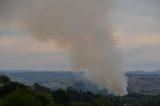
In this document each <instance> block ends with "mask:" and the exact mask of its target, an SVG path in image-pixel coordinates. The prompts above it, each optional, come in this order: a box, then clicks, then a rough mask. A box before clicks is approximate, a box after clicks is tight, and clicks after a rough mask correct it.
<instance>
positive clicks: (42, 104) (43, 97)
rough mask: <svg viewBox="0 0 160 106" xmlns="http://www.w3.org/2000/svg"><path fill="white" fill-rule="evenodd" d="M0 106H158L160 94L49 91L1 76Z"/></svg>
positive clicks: (39, 86) (70, 90)
mask: <svg viewBox="0 0 160 106" xmlns="http://www.w3.org/2000/svg"><path fill="white" fill-rule="evenodd" d="M0 84H1V85H3V86H0V106H160V96H158V95H157V96H155V95H146V94H139V93H130V94H128V95H125V96H113V95H107V96H104V95H101V94H95V93H92V92H90V91H86V92H83V91H77V90H75V89H73V88H71V87H69V88H67V89H66V90H64V89H56V90H51V89H49V88H46V87H43V86H41V85H39V84H38V83H35V84H34V85H33V87H29V86H26V85H23V84H20V83H17V82H12V81H10V79H9V78H8V77H6V76H0Z"/></svg>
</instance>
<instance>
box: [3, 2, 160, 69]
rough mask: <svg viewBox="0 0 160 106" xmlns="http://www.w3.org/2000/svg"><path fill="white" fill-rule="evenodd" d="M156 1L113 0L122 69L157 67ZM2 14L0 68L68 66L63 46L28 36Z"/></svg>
mask: <svg viewBox="0 0 160 106" xmlns="http://www.w3.org/2000/svg"><path fill="white" fill-rule="evenodd" d="M3 1H4V0H0V2H1V3H2V2H3ZM8 1H9V0H8ZM159 5H160V0H117V2H116V5H115V7H114V10H113V11H112V12H111V18H112V23H113V31H114V34H115V36H116V37H117V39H118V41H117V44H118V47H119V48H120V49H122V51H123V52H124V57H125V68H126V70H147V71H150V70H156V69H160V21H159V19H160V7H159ZM3 6H5V4H3ZM10 8H14V7H10ZM10 8H9V9H8V11H11V10H12V9H10ZM20 8H22V7H20ZM20 8H19V9H20ZM17 11H18V10H17ZM11 13H12V12H11ZM19 14H21V13H20V12H19ZM17 16H18V15H17ZM6 17H7V14H5V13H3V14H1V16H0V18H1V21H0V24H1V26H0V69H34V70H44V69H46V70H70V58H69V55H68V52H67V51H66V50H65V48H64V49H62V48H57V47H55V46H54V44H52V43H50V42H49V43H47V44H45V43H44V42H40V41H37V40H31V38H30V36H29V35H30V33H28V32H25V31H23V30H21V28H20V27H19V26H17V23H16V22H14V19H13V20H10V19H7V18H6ZM15 17H16V16H15ZM16 18H18V17H16ZM2 19H3V21H2ZM24 39H25V40H24ZM44 48H45V49H44Z"/></svg>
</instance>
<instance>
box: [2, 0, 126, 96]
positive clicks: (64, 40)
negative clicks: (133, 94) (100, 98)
mask: <svg viewBox="0 0 160 106" xmlns="http://www.w3.org/2000/svg"><path fill="white" fill-rule="evenodd" d="M1 1H4V0H1ZM6 1H7V2H6V3H5V4H7V5H9V6H8V7H13V8H14V9H13V10H15V11H14V15H16V18H17V22H18V23H19V25H20V26H21V27H23V28H24V29H27V30H28V31H29V32H31V33H32V34H33V35H34V36H35V37H37V38H38V39H40V40H45V41H47V40H53V42H56V44H57V46H60V47H67V48H68V50H69V51H70V53H71V57H72V60H73V61H72V63H73V67H74V68H75V69H76V70H80V69H86V70H88V78H89V79H90V80H92V81H93V82H95V83H97V84H99V85H101V86H104V87H106V88H107V89H108V90H109V92H111V93H114V94H119V95H123V94H126V82H125V78H124V72H123V65H122V60H121V56H120V55H119V51H118V50H117V49H116V47H115V42H114V38H113V36H112V30H111V24H110V22H109V21H110V19H109V12H110V11H111V9H112V4H113V0H26V1H25V0H15V2H14V3H13V2H11V1H12V0H10V2H11V3H10V2H9V0H6ZM11 5H14V6H11ZM6 7H7V6H6ZM3 9H4V8H3ZM3 12H4V11H3Z"/></svg>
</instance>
